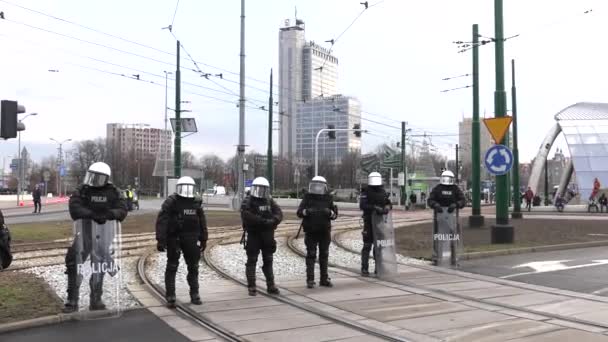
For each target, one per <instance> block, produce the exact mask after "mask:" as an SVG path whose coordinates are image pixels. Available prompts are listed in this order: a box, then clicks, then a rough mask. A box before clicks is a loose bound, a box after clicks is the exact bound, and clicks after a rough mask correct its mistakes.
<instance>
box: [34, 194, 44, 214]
mask: <svg viewBox="0 0 608 342" xmlns="http://www.w3.org/2000/svg"><path fill="white" fill-rule="evenodd" d="M32 197H33V198H34V212H40V211H41V210H42V203H41V201H40V198H41V197H42V191H40V189H36V190H34V193H33V194H32Z"/></svg>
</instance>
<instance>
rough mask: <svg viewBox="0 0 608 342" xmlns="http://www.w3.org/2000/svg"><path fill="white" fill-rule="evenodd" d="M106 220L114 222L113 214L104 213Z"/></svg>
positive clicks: (110, 212) (109, 212)
mask: <svg viewBox="0 0 608 342" xmlns="http://www.w3.org/2000/svg"><path fill="white" fill-rule="evenodd" d="M106 220H108V221H112V220H116V217H114V213H113V212H112V211H110V210H108V212H107V213H106Z"/></svg>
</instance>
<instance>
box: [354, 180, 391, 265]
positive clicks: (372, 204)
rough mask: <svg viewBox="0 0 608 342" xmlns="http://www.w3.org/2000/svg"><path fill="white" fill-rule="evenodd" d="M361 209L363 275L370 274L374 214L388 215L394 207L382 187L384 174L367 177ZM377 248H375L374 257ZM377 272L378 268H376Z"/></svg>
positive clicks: (360, 199)
mask: <svg viewBox="0 0 608 342" xmlns="http://www.w3.org/2000/svg"><path fill="white" fill-rule="evenodd" d="M359 209H361V210H362V211H363V232H362V235H363V248H362V249H361V275H362V276H364V277H367V276H369V253H370V251H371V250H372V246H373V244H374V230H373V226H372V215H373V214H377V215H387V214H388V213H389V211H390V210H392V209H393V205H392V204H391V202H390V200H389V198H388V194H387V193H386V191H385V190H384V188H383V187H382V176H381V175H380V173H378V172H372V173H370V174H369V176H368V178H367V187H366V188H365V189H363V190H362V192H361V196H360V198H359ZM375 256H376V248H374V257H375ZM375 271H376V272H377V270H375Z"/></svg>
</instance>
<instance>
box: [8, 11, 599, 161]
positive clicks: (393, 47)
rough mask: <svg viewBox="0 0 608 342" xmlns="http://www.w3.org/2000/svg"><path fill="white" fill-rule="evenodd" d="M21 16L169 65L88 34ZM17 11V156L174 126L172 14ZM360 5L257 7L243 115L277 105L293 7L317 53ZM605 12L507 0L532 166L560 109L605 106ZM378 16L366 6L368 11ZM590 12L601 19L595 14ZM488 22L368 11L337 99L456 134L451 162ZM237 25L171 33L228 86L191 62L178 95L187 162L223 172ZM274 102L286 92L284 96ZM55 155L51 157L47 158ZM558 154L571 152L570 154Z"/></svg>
mask: <svg viewBox="0 0 608 342" xmlns="http://www.w3.org/2000/svg"><path fill="white" fill-rule="evenodd" d="M10 2H14V3H16V2H18V3H19V4H20V5H21V6H24V7H27V8H30V9H34V10H37V11H40V12H43V13H46V14H50V15H53V16H56V17H58V18H61V19H65V20H69V21H73V22H75V23H78V24H81V25H84V26H87V27H90V28H94V29H96V30H99V31H102V32H105V33H109V34H112V35H115V36H118V37H121V38H125V39H129V40H132V41H135V42H138V43H140V44H143V45H147V46H151V47H154V48H155V49H158V50H161V51H166V52H169V53H163V52H160V51H157V50H153V49H149V48H146V47H142V46H138V45H135V44H131V43H128V42H125V41H123V40H120V39H116V38H112V37H109V36H107V35H103V34H99V33H96V32H93V31H90V30H86V29H84V28H82V27H79V26H75V25H71V24H69V23H66V22H63V21H61V20H57V19H52V18H49V17H46V16H43V15H40V14H37V13H34V12H31V11H28V10H25V9H22V8H19V7H15V6H13V5H11V4H10ZM10 2H9V3H7V2H5V1H2V0H0V11H3V12H4V14H5V18H6V19H7V20H0V42H1V44H2V49H1V53H0V56H1V57H0V78H1V82H0V98H2V99H13V100H15V99H16V100H18V101H19V102H20V103H21V104H23V105H25V106H26V107H27V109H28V111H30V112H38V113H39V114H40V115H39V116H37V117H30V118H27V120H26V121H25V124H26V126H27V130H26V131H25V132H24V133H23V136H22V144H23V145H26V146H28V145H29V146H31V147H32V151H31V153H32V155H33V157H34V158H36V159H37V158H39V157H40V156H42V155H48V154H49V153H53V151H54V148H55V145H53V143H52V142H50V141H49V137H53V138H56V139H58V140H60V139H61V140H63V139H67V138H72V139H75V140H79V139H89V138H95V137H103V136H105V129H106V128H105V124H106V123H108V122H122V123H148V124H150V125H152V126H154V127H162V126H163V125H164V121H163V120H164V119H163V118H164V101H165V96H164V95H165V80H164V74H163V70H168V71H174V69H175V67H174V66H173V64H174V63H175V57H173V56H172V55H171V54H172V53H174V52H175V44H176V43H175V39H174V38H173V37H172V36H171V34H170V33H169V32H168V30H161V28H162V27H165V26H168V25H169V24H171V21H172V19H173V15H174V11H175V8H176V1H174V0H171V1H170V0H163V1H159V0H156V1H151V0H129V1H125V0H104V1H93V0H88V1H78V0H10ZM359 2H360V1H359V0H247V4H246V5H247V8H246V29H247V33H246V55H247V59H246V63H247V66H246V75H247V77H250V78H248V79H247V86H248V87H247V88H246V97H247V99H248V105H249V106H251V107H258V106H261V105H263V104H266V106H267V103H268V93H267V92H264V91H262V90H265V89H267V87H268V84H267V83H268V78H269V72H270V69H271V68H274V70H275V80H276V79H277V77H276V75H277V72H278V64H277V60H278V30H279V28H280V27H281V26H282V25H283V23H284V20H285V19H287V18H293V17H294V8H296V7H297V14H298V17H299V18H301V19H303V20H304V21H305V22H306V39H307V40H314V41H316V42H318V43H322V42H323V41H325V40H329V39H332V38H336V37H337V36H338V35H339V34H340V33H341V32H342V31H344V29H345V28H346V27H347V26H348V25H349V24H350V23H351V22H352V21H353V19H354V18H355V17H356V16H357V15H358V14H359V13H360V12H361V10H362V9H363V7H362V6H361V5H360V4H359ZM605 2H606V1H605V0H577V1H569V0H535V1H529V0H507V1H505V35H506V36H511V35H514V34H521V36H520V37H518V38H514V39H511V40H509V41H508V42H507V43H506V45H505V59H506V63H505V64H506V69H505V72H506V74H507V77H506V84H505V86H506V88H507V90H509V91H510V87H511V77H510V60H511V58H516V60H517V72H518V74H517V82H518V100H519V103H518V112H519V132H520V137H519V141H520V155H521V157H520V159H521V161H522V162H525V161H528V160H530V159H531V158H533V156H534V155H535V152H536V150H537V148H538V146H539V145H540V143H541V141H542V138H543V136H544V135H545V133H546V132H547V131H548V130H549V128H550V127H551V125H552V124H553V115H555V113H557V112H558V111H559V110H561V109H563V108H565V107H567V106H569V105H572V104H574V103H576V102H581V101H592V102H606V101H608V100H607V99H606V96H607V95H606V85H605V82H606V80H607V79H608V70H607V68H606V61H607V60H608V49H606V48H605V47H604V44H603V43H602V42H603V41H604V40H605V37H604V36H605V32H608V30H607V26H608V20H607V19H608V16H607V13H608V6H607V5H608V4H605ZM375 3H376V1H370V5H371V4H375ZM589 9H593V11H592V12H591V13H588V14H584V12H585V11H586V10H589ZM493 13H494V12H493V1H490V0H458V1H454V0H426V1H402V0H385V1H380V2H379V3H378V4H377V5H376V6H373V7H370V8H369V9H368V10H367V11H365V13H363V14H362V15H361V17H360V18H359V19H358V20H357V21H356V22H355V23H354V25H352V27H351V28H350V29H349V30H348V31H346V32H345V33H344V35H342V37H341V38H340V39H339V40H338V41H337V42H336V44H335V46H334V48H333V51H334V53H335V55H336V56H337V57H338V58H339V61H340V64H339V81H338V88H339V90H340V92H341V93H343V94H346V95H350V96H356V97H358V98H359V99H360V101H361V104H362V109H363V110H364V111H366V112H369V113H373V114H376V115H378V116H371V115H368V114H364V119H371V120H376V121H381V122H384V123H385V124H388V125H390V126H395V127H399V126H400V124H399V121H401V120H405V121H407V122H408V123H409V127H411V128H412V129H413V130H414V132H413V133H415V134H421V133H423V132H424V131H430V132H433V133H441V134H443V135H445V134H454V136H436V137H433V138H432V139H431V140H432V143H433V144H434V145H436V146H437V148H438V150H439V151H440V152H442V153H444V154H450V155H451V149H452V144H455V143H457V141H458V137H457V136H456V135H455V134H457V133H458V121H459V120H460V119H461V118H462V116H463V115H464V116H471V110H472V97H471V90H470V89H465V90H459V91H453V92H448V93H441V92H440V91H441V90H442V89H447V88H456V87H460V86H466V85H469V84H470V83H471V82H470V79H469V78H459V79H454V80H451V81H442V80H441V79H442V78H445V77H450V76H456V75H462V74H466V73H470V71H471V54H470V52H468V53H457V51H458V49H457V47H456V45H455V44H453V43H452V42H453V41H456V40H470V39H471V25H472V24H473V23H478V24H479V25H480V33H481V34H482V35H484V36H486V37H492V36H493V35H494V33H493V32H494V29H493V27H494V19H493ZM239 16H240V1H237V0H230V1H228V0H225V1H205V0H198V1H195V0H181V1H180V3H179V6H178V9H177V14H176V16H175V22H174V23H173V32H174V33H175V35H176V36H177V37H178V38H179V39H180V40H181V42H182V44H183V45H184V47H185V49H186V51H187V52H189V53H190V54H191V55H192V56H193V57H194V59H195V60H196V61H198V62H200V64H199V66H200V68H201V69H202V70H203V71H204V72H210V73H219V72H223V74H224V78H225V79H224V80H221V79H219V78H212V80H213V81H214V82H215V83H217V84H219V85H221V86H218V85H216V84H215V83H213V82H212V81H210V80H206V79H204V78H201V77H199V76H198V75H197V74H196V73H194V72H192V71H190V70H188V69H193V68H194V65H193V64H192V63H191V62H190V61H189V58H188V56H187V54H186V53H184V52H183V51H182V67H183V69H182V70H183V71H182V81H183V82H188V83H191V84H193V85H185V84H184V86H183V93H182V100H187V101H191V104H185V105H184V106H183V109H190V110H192V113H187V116H193V117H195V118H196V120H197V123H198V130H199V133H197V134H195V135H193V136H191V137H188V138H186V139H185V140H184V141H183V143H182V144H183V147H182V148H183V149H184V150H190V151H192V152H194V153H196V154H199V155H203V154H205V153H216V154H219V155H220V156H222V157H224V158H226V157H229V156H230V155H232V154H233V153H234V151H235V145H236V144H237V142H238V108H236V105H235V104H236V102H237V100H238V96H236V95H233V94H231V93H235V94H238V71H239V30H240V27H239V21H240V18H239ZM9 20H10V21H9ZM15 22H17V23H22V24H17V23H15ZM23 24H25V25H23ZM26 25H31V26H35V27H38V28H40V29H44V30H51V31H54V32H57V33H61V34H65V35H69V36H72V37H76V38H78V39H80V41H79V40H74V39H70V38H67V37H62V36H59V35H56V34H50V33H47V32H44V31H42V30H38V29H34V28H32V27H28V26H26ZM84 41H90V42H94V43H96V44H99V45H93V44H89V43H86V42H84ZM100 45H106V46H108V47H111V48H112V49H108V48H106V47H103V46H100ZM328 47H329V46H328ZM118 50H123V51H126V52H129V53H132V54H137V55H140V56H144V57H147V58H141V57H137V56H134V55H130V54H127V53H123V52H120V51H118ZM480 50H481V71H480V79H481V110H482V116H483V115H484V112H485V113H486V116H491V115H493V111H494V108H493V107H494V105H493V96H494V95H493V92H494V87H495V85H494V47H493V45H488V46H484V47H482V48H481V49H480ZM104 62H105V63H104ZM90 68H94V69H97V71H95V70H91V69H90ZM217 68H221V69H222V70H227V71H229V72H227V71H221V70H219V69H217ZM48 70H58V71H59V72H49V71H48ZM114 74H125V75H128V76H130V75H132V74H139V75H140V78H141V79H142V80H145V81H153V82H155V83H156V84H152V83H149V82H142V81H136V80H133V79H129V78H126V77H121V76H117V75H114ZM252 78H253V79H256V80H260V81H261V82H260V81H256V80H253V79H252ZM169 87H170V88H171V89H169V93H170V94H169V107H174V100H173V96H172V94H171V93H172V92H173V87H174V82H171V81H170V84H169ZM276 87H277V85H276V82H275V91H276V89H277V88H276ZM256 88H257V89H256ZM210 89H216V90H217V91H213V90H210ZM201 95H203V96H201ZM205 96H213V97H216V98H218V99H221V100H216V99H211V98H208V97H205ZM508 96H509V98H510V94H508ZM222 100H223V101H222ZM509 102H510V100H509ZM508 107H509V108H510V107H511V106H510V104H509V106H508ZM184 116H186V115H184ZM246 120H247V133H246V143H247V145H249V147H248V149H255V150H256V151H265V150H266V148H267V138H266V127H267V113H266V112H263V111H259V110H254V109H251V108H248V109H247V119H246ZM363 125H364V128H366V129H369V130H371V131H372V132H374V134H375V135H373V136H370V135H365V136H364V140H363V146H364V147H363V150H364V152H366V151H369V150H370V149H372V148H374V147H375V146H376V145H378V144H380V143H382V142H383V141H391V140H397V139H400V137H399V136H400V131H399V130H396V129H393V128H390V127H386V126H381V125H377V124H373V123H370V122H368V121H365V120H364V121H363ZM277 133H278V132H276V131H275V139H274V140H275V151H277V150H278V147H277V145H276V141H277V136H278V134H277ZM47 143H50V144H49V145H48V146H44V144H47ZM16 144H17V141H16V139H15V140H10V141H7V142H3V143H2V144H1V145H2V146H1V147H0V152H1V153H2V154H3V155H4V156H7V157H10V156H12V155H14V154H15V152H16V150H17V148H16ZM561 144H562V147H564V149H565V144H563V142H562V143H561ZM465 153H466V152H465Z"/></svg>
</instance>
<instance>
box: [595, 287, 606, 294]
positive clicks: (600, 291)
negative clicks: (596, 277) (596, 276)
mask: <svg viewBox="0 0 608 342" xmlns="http://www.w3.org/2000/svg"><path fill="white" fill-rule="evenodd" d="M604 292H608V287H604V288H603V289H599V290H597V291H593V292H591V293H592V294H600V293H604Z"/></svg>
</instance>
